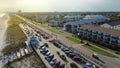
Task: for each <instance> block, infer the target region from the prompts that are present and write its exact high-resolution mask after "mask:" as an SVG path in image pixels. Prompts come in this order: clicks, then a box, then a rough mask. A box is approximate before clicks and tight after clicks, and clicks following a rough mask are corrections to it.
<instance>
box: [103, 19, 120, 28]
mask: <svg viewBox="0 0 120 68" xmlns="http://www.w3.org/2000/svg"><path fill="white" fill-rule="evenodd" d="M101 27H103V28H110V29H116V30H120V21H116V22H110V23H105V24H103V25H101Z"/></svg>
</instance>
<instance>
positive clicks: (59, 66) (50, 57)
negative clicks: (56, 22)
mask: <svg viewBox="0 0 120 68" xmlns="http://www.w3.org/2000/svg"><path fill="white" fill-rule="evenodd" d="M47 48H48V44H47V43H45V44H44V45H41V46H40V47H39V49H40V53H42V54H43V55H44V58H45V59H46V60H47V61H48V63H49V64H50V65H51V66H52V67H53V68H65V64H63V63H61V62H60V61H59V60H57V59H56V58H55V57H54V54H52V53H51V52H50V51H49V50H47Z"/></svg>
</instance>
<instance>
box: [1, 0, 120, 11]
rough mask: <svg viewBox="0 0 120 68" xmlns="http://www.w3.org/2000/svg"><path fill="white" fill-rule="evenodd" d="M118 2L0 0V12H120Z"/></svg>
mask: <svg viewBox="0 0 120 68" xmlns="http://www.w3.org/2000/svg"><path fill="white" fill-rule="evenodd" d="M119 3H120V0H0V11H17V10H19V9H21V10H22V11H26V12H28V11H31V12H54V11H58V12H61V11H63V12H69V11H120V4H119Z"/></svg>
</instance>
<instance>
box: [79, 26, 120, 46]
mask: <svg viewBox="0 0 120 68" xmlns="http://www.w3.org/2000/svg"><path fill="white" fill-rule="evenodd" d="M79 33H80V35H81V36H84V37H85V38H89V39H90V40H94V41H101V42H103V43H105V44H107V45H110V46H112V47H119V48H120V31H119V30H114V29H107V28H102V27H100V26H94V25H82V26H81V27H80V28H79Z"/></svg>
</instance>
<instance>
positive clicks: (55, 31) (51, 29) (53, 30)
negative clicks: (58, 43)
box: [48, 28, 61, 34]
mask: <svg viewBox="0 0 120 68" xmlns="http://www.w3.org/2000/svg"><path fill="white" fill-rule="evenodd" d="M48 30H49V31H51V32H53V33H56V34H61V32H59V31H58V30H55V29H53V28H49V29H48Z"/></svg>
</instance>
